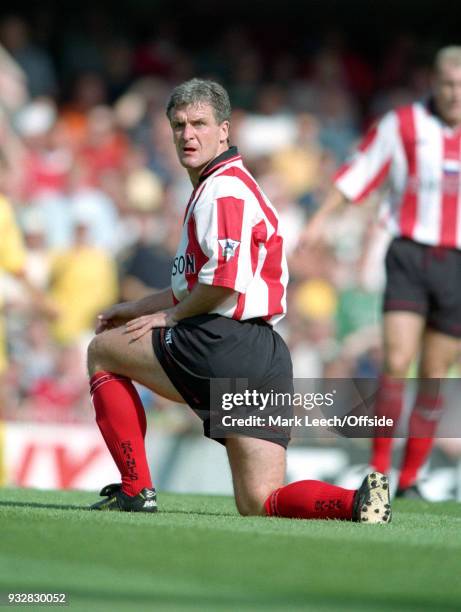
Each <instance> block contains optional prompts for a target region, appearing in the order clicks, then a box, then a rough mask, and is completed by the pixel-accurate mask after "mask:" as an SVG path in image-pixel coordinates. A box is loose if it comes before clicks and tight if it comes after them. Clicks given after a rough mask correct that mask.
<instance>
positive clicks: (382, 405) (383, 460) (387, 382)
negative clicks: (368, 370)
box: [370, 374, 405, 474]
mask: <svg viewBox="0 0 461 612" xmlns="http://www.w3.org/2000/svg"><path fill="white" fill-rule="evenodd" d="M404 389H405V382H404V381H403V380H399V379H395V378H391V377H390V376H388V375H387V374H383V375H382V376H381V379H380V384H379V390H378V394H377V398H376V404H375V416H377V417H382V416H385V417H387V418H390V419H392V420H393V421H394V428H395V427H397V423H398V420H399V418H400V414H401V412H402V407H403V392H404ZM392 433H393V431H392V430H391V429H390V428H386V437H385V438H383V437H381V436H379V435H375V437H374V438H373V441H372V451H371V459H370V464H371V465H372V466H373V469H374V470H376V471H378V472H383V473H384V474H386V473H387V472H389V469H390V467H391V453H392V445H393V441H394V439H393V438H392ZM378 434H379V430H378Z"/></svg>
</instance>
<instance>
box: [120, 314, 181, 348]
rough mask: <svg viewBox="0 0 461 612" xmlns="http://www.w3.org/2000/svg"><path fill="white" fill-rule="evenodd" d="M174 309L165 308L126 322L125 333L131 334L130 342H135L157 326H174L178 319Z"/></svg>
mask: <svg viewBox="0 0 461 612" xmlns="http://www.w3.org/2000/svg"><path fill="white" fill-rule="evenodd" d="M172 310H173V309H168V310H163V311H161V312H156V313H155V314H150V315H143V316H142V317H137V318H136V319H132V320H131V321H128V322H127V323H125V329H124V333H126V334H130V336H131V338H130V342H134V341H135V340H139V338H141V337H142V336H144V334H147V333H148V332H149V331H150V330H151V329H154V328H156V327H174V326H175V325H176V323H177V321H176V319H175V318H174V316H173V313H172Z"/></svg>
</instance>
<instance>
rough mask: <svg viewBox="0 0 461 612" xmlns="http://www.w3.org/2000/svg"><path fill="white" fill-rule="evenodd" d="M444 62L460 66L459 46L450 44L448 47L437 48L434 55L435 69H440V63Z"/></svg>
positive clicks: (460, 49) (460, 48)
mask: <svg viewBox="0 0 461 612" xmlns="http://www.w3.org/2000/svg"><path fill="white" fill-rule="evenodd" d="M445 63H447V64H452V65H454V66H461V47H459V46H456V45H450V46H449V47H443V48H442V49H439V51H437V54H436V56H435V61H434V67H435V69H436V70H440V67H441V66H442V64H445Z"/></svg>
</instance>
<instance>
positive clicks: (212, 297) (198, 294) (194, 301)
mask: <svg viewBox="0 0 461 612" xmlns="http://www.w3.org/2000/svg"><path fill="white" fill-rule="evenodd" d="M233 293H235V292H234V290H233V289H229V288H228V287H215V286H213V285H202V284H200V283H197V284H196V285H195V287H194V288H193V289H192V291H191V292H190V293H189V295H187V296H186V297H185V298H184V300H182V301H181V302H179V304H176V306H175V307H174V308H173V311H172V316H173V317H174V319H175V320H176V321H181V319H186V318H187V317H194V316H196V315H200V314H206V313H209V312H211V311H212V310H214V309H215V308H216V307H217V306H219V305H220V304H222V302H224V301H225V300H226V299H227V298H229V297H230V296H231V295H232V294H233Z"/></svg>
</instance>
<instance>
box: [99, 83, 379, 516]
mask: <svg viewBox="0 0 461 612" xmlns="http://www.w3.org/2000/svg"><path fill="white" fill-rule="evenodd" d="M167 115H168V118H169V120H170V124H171V128H172V132H173V139H174V143H175V146H176V150H177V154H178V157H179V161H180V162H181V164H182V165H183V166H184V168H186V170H187V172H188V174H189V177H190V179H191V182H192V185H193V192H192V195H191V197H190V200H189V203H188V204H187V207H186V209H185V213H184V223H183V230H182V236H181V240H180V244H179V247H178V251H177V254H176V257H175V261H174V265H173V269H172V278H171V287H169V288H168V289H165V290H164V291H160V292H158V293H155V294H154V295H152V296H148V297H146V298H143V299H142V300H139V301H137V302H126V303H122V304H117V305H115V306H113V307H112V308H109V309H108V310H107V311H105V312H104V313H102V314H101V315H100V316H99V323H98V327H97V330H96V335H95V337H94V339H93V340H92V342H91V344H90V346H89V351H88V369H89V373H90V376H91V381H90V384H91V394H92V398H93V403H94V407H95V411H96V422H97V424H98V426H99V428H100V430H101V433H102V436H103V438H104V440H105V442H106V444H107V447H108V448H109V450H110V452H111V454H112V457H113V459H114V461H115V463H116V464H117V467H118V469H119V470H120V474H121V483H118V484H112V485H107V486H106V487H104V488H103V489H102V491H101V496H102V497H103V499H102V500H101V501H99V502H97V503H95V504H94V505H93V506H92V509H94V510H118V511H127V512H156V511H157V500H156V493H155V489H154V487H153V484H152V480H151V475H150V471H149V466H148V463H147V458H146V451H145V445H144V438H145V433H146V417H145V413H144V409H143V406H142V404H141V401H140V398H139V396H138V394H137V392H136V390H135V388H134V386H133V384H132V382H131V381H132V380H134V381H137V382H138V383H141V384H143V385H145V386H146V387H148V388H149V389H152V391H154V392H155V393H158V394H160V395H161V396H163V397H165V398H168V399H170V400H173V401H175V402H182V403H185V404H188V405H189V406H190V407H191V408H192V410H194V412H196V414H197V415H198V416H199V417H200V418H201V419H202V421H203V428H204V434H205V435H206V436H208V437H210V438H213V439H215V440H216V441H218V442H219V443H221V444H224V445H225V447H226V451H227V455H228V458H229V463H230V467H231V471H232V478H233V485H234V494H235V501H236V505H237V508H238V510H239V512H240V513H241V514H242V515H268V516H280V517H290V518H304V519H342V520H350V521H358V522H369V523H388V522H389V521H390V520H391V509H390V502H389V485H388V480H387V477H386V476H384V475H382V474H380V473H378V472H374V473H372V474H369V475H368V476H367V477H366V478H365V480H364V481H363V483H362V485H361V487H360V488H359V489H358V490H349V489H344V488H342V487H337V486H334V485H331V484H328V483H325V482H320V481H316V480H302V481H299V482H294V483H291V484H289V485H285V486H284V478H285V467H286V448H287V446H288V442H289V432H288V431H281V432H279V435H278V436H276V437H274V436H273V432H267V431H265V430H264V428H262V429H255V430H254V433H253V430H250V431H247V432H246V433H245V435H232V436H229V437H225V436H224V435H221V436H220V435H215V432H214V430H213V428H212V427H210V404H211V400H210V380H211V379H219V378H225V379H239V378H240V379H241V378H245V379H248V380H251V386H252V388H254V389H256V390H257V391H259V392H270V391H273V392H275V393H277V392H281V393H291V392H292V385H293V381H292V365H291V358H290V354H289V351H288V349H287V347H286V345H285V343H284V342H283V340H282V338H281V337H280V336H279V335H278V334H277V332H275V331H274V325H275V324H276V323H277V322H278V321H279V320H280V319H281V318H282V317H283V316H284V314H285V312H286V286H287V282H288V272H287V264H286V260H285V255H284V248H283V238H282V236H281V234H280V230H279V222H278V217H277V213H276V211H275V209H274V208H273V206H272V205H271V203H270V202H269V201H268V199H267V198H266V196H265V195H264V194H263V193H262V191H261V190H260V188H259V186H258V184H257V183H256V181H255V180H254V178H253V177H252V176H251V174H250V173H249V172H248V171H247V170H246V168H245V166H244V165H243V162H242V158H241V157H240V155H239V153H238V151H237V149H236V147H232V146H229V121H230V115H231V107H230V102H229V98H228V95H227V92H226V91H225V90H224V89H223V87H221V86H220V85H219V84H217V83H215V82H213V81H203V80H198V79H192V80H190V81H187V82H185V83H183V84H181V85H179V86H178V87H176V88H175V89H174V90H173V92H172V94H171V97H170V100H169V102H168V105H167ZM269 433H270V435H269Z"/></svg>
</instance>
